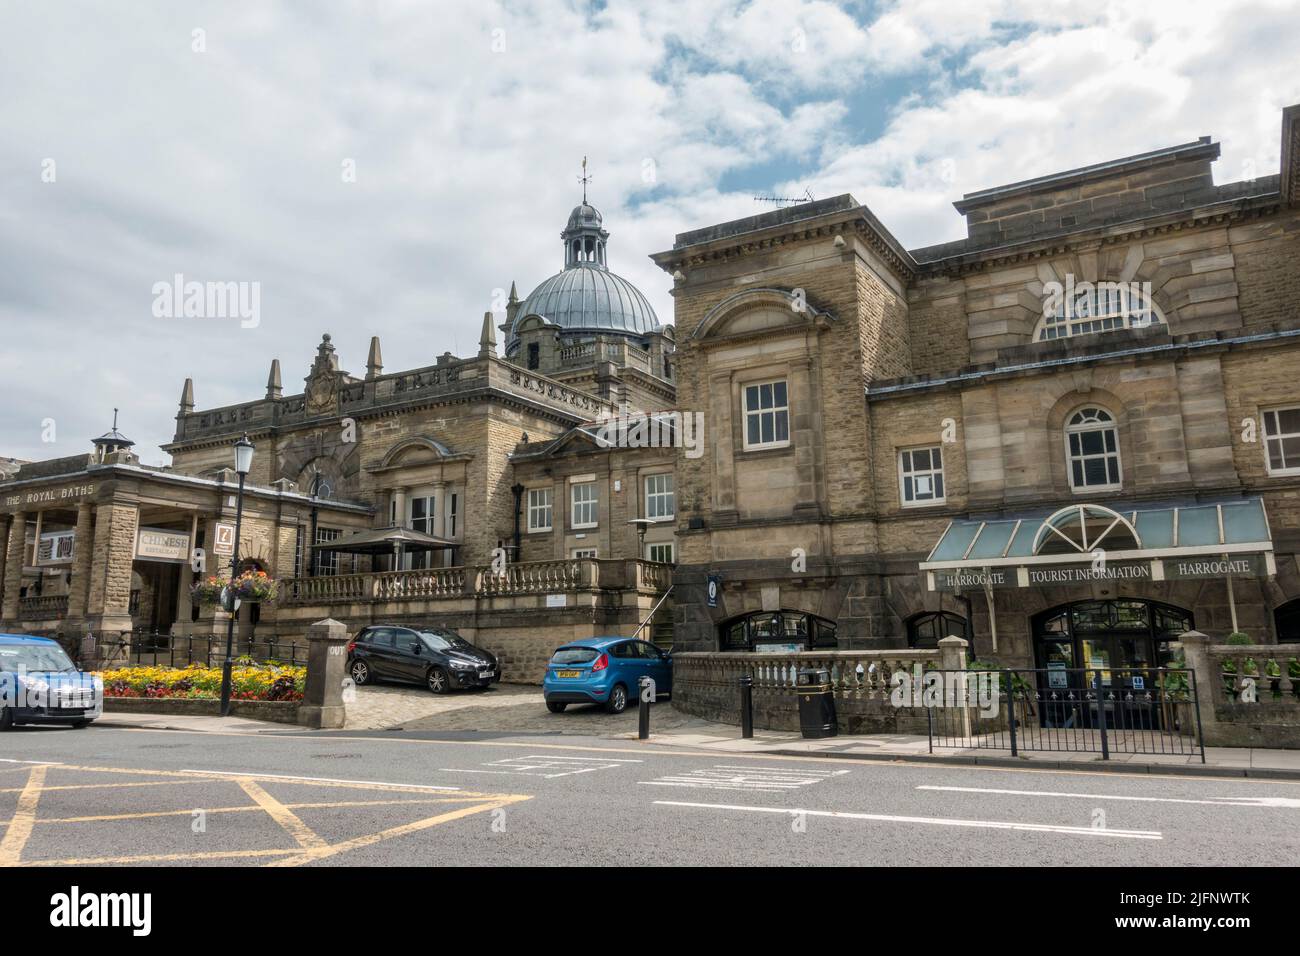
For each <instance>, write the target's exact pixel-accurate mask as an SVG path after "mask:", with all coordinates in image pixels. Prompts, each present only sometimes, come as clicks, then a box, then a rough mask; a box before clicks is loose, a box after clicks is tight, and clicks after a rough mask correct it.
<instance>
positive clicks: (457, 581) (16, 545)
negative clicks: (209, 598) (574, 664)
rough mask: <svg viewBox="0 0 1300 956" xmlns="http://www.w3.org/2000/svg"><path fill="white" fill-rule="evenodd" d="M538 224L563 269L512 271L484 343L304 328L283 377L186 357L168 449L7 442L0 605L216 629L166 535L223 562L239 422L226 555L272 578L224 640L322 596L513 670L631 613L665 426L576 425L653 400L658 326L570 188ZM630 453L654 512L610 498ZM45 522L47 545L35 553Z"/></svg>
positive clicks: (666, 569) (661, 376) (628, 472)
mask: <svg viewBox="0 0 1300 956" xmlns="http://www.w3.org/2000/svg"><path fill="white" fill-rule="evenodd" d="M562 238H563V248H564V260H563V262H564V268H563V270H562V271H561V272H560V273H559V274H558V275H557V276H554V277H552V278H551V279H548V280H546V281H545V282H543V283H542V284H541V285H539V287H538V288H537V290H536V291H535V292H534V293H533V294H531V295H530V296H528V298H527V299H525V300H524V301H522V302H520V301H519V300H518V297H517V296H516V295H514V294H513V292H512V296H511V302H510V304H509V307H508V309H507V312H506V323H505V325H504V326H502V327H501V330H502V331H503V332H504V333H505V336H506V347H505V353H506V355H505V356H503V355H502V354H500V353H499V352H498V344H497V342H498V339H497V336H498V327H497V326H496V324H495V318H494V316H493V314H492V313H488V314H486V315H485V316H484V318H483V321H482V332H481V338H480V342H479V350H478V352H477V354H476V355H474V356H473V357H470V358H457V357H454V356H452V355H450V354H444V355H442V356H441V357H439V358H438V359H437V360H436V361H435V362H433V363H431V364H428V365H424V366H420V367H417V368H408V369H406V370H403V371H399V372H392V371H385V369H384V365H383V358H382V353H381V348H380V343H379V340H378V338H375V339H372V341H371V345H370V352H369V356H368V358H367V361H366V366H365V371H364V373H363V374H359V375H353V374H352V373H350V372H349V371H347V370H346V369H345V368H343V367H342V364H341V361H340V357H339V355H338V354H337V351H336V349H335V346H334V344H333V343H332V341H331V339H330V336H329V335H325V336H323V338H322V339H321V342H320V344H319V345H318V347H317V349H316V354H315V357H314V359H313V361H312V365H311V369H310V372H309V374H308V375H307V377H306V379H305V381H304V387H303V388H302V389H301V390H300V391H298V392H297V393H288V394H286V391H285V389H284V387H283V384H282V381H281V369H280V362H279V360H278V359H277V360H273V361H272V362H271V364H270V372H269V375H268V379H267V385H266V392H265V394H264V395H263V396H261V397H260V398H257V399H254V400H251V401H247V402H242V403H239V404H237V405H232V406H226V407H220V408H202V407H198V406H196V403H195V390H194V385H193V383H192V381H190V380H188V379H187V380H186V382H185V385H184V388H183V389H182V392H181V399H180V406H179V409H178V411H177V413H176V429H175V436H174V438H173V440H172V441H171V442H170V443H168V444H167V445H165V446H164V450H165V451H167V452H168V453H169V454H170V455H171V458H172V464H171V466H170V467H169V468H166V469H150V468H143V467H141V466H140V465H139V463H138V462H137V460H136V459H135V456H134V455H132V454H131V453H130V442H129V441H127V440H125V439H124V438H121V436H117V440H115V441H110V440H109V439H110V438H111V437H112V436H106V437H105V438H103V439H97V440H96V453H95V455H92V456H78V457H76V458H71V459H59V460H55V461H48V462H40V463H36V464H31V465H29V464H23V465H22V466H21V467H20V468H19V469H18V470H17V471H16V472H15V473H14V474H13V475H12V477H11V478H9V479H8V480H5V481H0V503H2V506H3V510H4V513H5V514H6V527H5V528H4V529H3V530H4V531H5V532H6V534H7V537H6V539H5V540H6V541H7V542H8V545H9V547H8V548H7V549H6V555H7V560H6V562H5V570H4V571H3V573H0V579H2V580H3V581H4V602H3V612H2V614H0V626H2V627H4V628H6V629H9V630H25V631H40V632H46V633H62V634H66V635H71V636H74V637H75V636H79V635H82V634H84V633H86V632H92V633H94V634H96V635H99V637H100V642H101V643H102V644H105V645H113V646H118V645H119V644H120V643H121V642H122V641H129V640H133V641H134V642H135V643H137V644H141V643H151V644H156V643H160V642H163V643H165V642H167V641H169V640H171V639H172V638H190V637H199V638H202V639H210V638H212V637H213V636H217V637H220V636H221V635H222V634H224V629H225V622H226V620H227V616H226V614H225V612H223V611H221V610H214V609H212V608H202V609H200V608H194V607H191V606H190V602H189V591H190V587H191V585H192V583H193V581H194V579H195V572H194V571H193V570H192V565H191V563H190V555H191V554H192V552H193V551H194V549H196V548H198V549H203V550H205V551H206V552H207V555H206V557H207V558H208V563H209V565H210V568H209V570H210V571H218V572H220V573H221V574H223V575H224V574H227V573H228V568H227V567H226V565H227V564H228V562H229V551H228V550H227V551H224V552H222V551H217V552H215V553H214V552H213V544H214V542H215V541H216V540H217V538H216V536H217V534H218V529H219V528H220V529H222V535H223V537H222V539H221V540H222V541H226V540H227V539H228V537H229V532H228V529H229V527H230V525H231V522H232V520H233V518H232V515H233V511H234V506H235V496H234V494H233V493H232V492H233V488H234V486H233V484H232V483H234V482H235V480H236V479H235V476H234V473H233V471H231V466H232V464H233V461H232V453H231V449H232V446H233V444H234V442H235V441H236V440H238V439H239V438H240V437H241V436H247V437H248V438H249V439H250V440H251V441H252V442H253V443H254V445H255V446H256V451H255V454H254V457H253V464H252V471H251V473H250V474H249V475H248V477H247V484H248V490H247V493H246V497H245V504H244V521H243V529H242V536H241V540H240V548H239V551H240V554H239V562H238V563H239V567H240V569H241V570H242V569H244V568H248V567H258V568H261V569H263V570H266V571H268V572H269V573H271V574H272V575H273V576H275V577H277V578H278V579H280V581H281V594H280V597H279V599H278V600H277V601H276V602H275V603H274V604H272V605H269V606H267V607H265V608H260V607H258V606H257V605H246V606H245V607H244V608H242V609H241V610H240V612H239V614H240V620H239V638H240V642H241V646H243V647H251V648H252V649H253V650H254V651H256V650H257V648H258V642H259V641H264V642H268V643H272V642H274V643H280V642H286V641H296V640H299V639H301V638H302V636H303V635H304V634H305V631H306V627H307V625H308V624H309V623H310V622H311V621H313V620H318V619H320V618H321V617H324V616H326V615H329V616H333V617H334V618H336V619H339V620H342V621H344V622H345V623H347V624H349V625H351V626H354V627H360V626H362V625H364V624H368V623H373V622H376V621H412V622H420V621H434V620H436V621H438V622H440V623H443V624H446V625H450V626H455V627H457V628H459V629H460V630H461V631H462V633H464V634H465V636H466V637H469V638H471V639H475V640H478V641H479V642H480V643H483V644H485V645H486V646H488V647H489V648H491V649H493V650H495V651H497V652H498V653H499V655H500V656H501V657H502V660H503V664H504V665H505V674H506V676H507V678H509V677H511V676H516V677H529V678H531V677H536V676H539V675H540V667H541V664H542V663H543V662H544V661H545V659H546V658H547V657H549V654H550V651H551V650H552V649H553V648H554V647H555V646H556V645H557V644H559V643H562V642H563V641H564V640H567V639H569V638H572V637H575V636H591V635H595V634H602V633H609V632H610V631H611V630H615V629H619V628H625V629H628V630H632V629H635V628H637V627H638V626H640V625H641V624H643V623H646V626H647V627H648V628H650V627H651V625H650V623H649V621H650V614H651V611H652V610H653V608H654V607H655V606H656V605H657V604H659V603H660V599H661V598H662V597H663V595H664V593H665V592H666V591H667V588H668V584H669V574H670V572H671V567H670V564H669V562H670V561H671V556H672V550H671V549H672V544H671V543H672V539H673V535H672V527H671V523H672V519H673V513H672V509H671V500H672V477H673V476H672V450H671V449H670V448H655V449H647V450H646V451H645V452H642V453H639V454H633V455H631V456H628V457H626V458H618V459H617V460H613V458H614V457H615V456H614V455H613V453H612V452H611V451H610V450H609V449H607V448H602V447H601V446H599V444H593V443H592V442H591V441H590V440H589V439H590V436H591V435H592V434H593V432H592V428H593V427H594V426H595V425H596V424H598V423H599V422H600V421H601V420H602V419H605V418H609V417H611V416H615V415H617V414H618V413H620V412H621V411H622V412H626V411H627V410H629V409H632V410H641V409H645V408H648V409H652V410H653V409H658V408H667V407H671V406H672V405H673V403H674V385H673V378H674V372H673V367H672V352H673V335H672V330H671V328H664V327H663V326H661V325H660V324H659V321H658V319H657V318H656V316H655V314H654V310H653V309H652V308H651V307H650V305H649V303H648V301H647V300H646V299H645V297H644V296H643V295H642V294H641V293H640V292H639V291H637V290H636V289H635V288H634V287H633V286H632V285H631V284H630V283H628V282H627V281H626V280H624V279H622V278H620V277H618V276H617V275H615V274H614V273H613V272H610V271H609V268H608V265H607V252H606V244H607V242H608V240H609V233H608V231H607V230H605V229H604V226H603V223H602V221H601V216H600V213H599V212H597V211H596V209H595V208H594V207H592V206H591V205H589V204H587V203H586V202H585V201H584V203H583V204H582V205H580V206H579V207H577V208H576V209H574V211H573V214H572V215H571V216H570V218H569V222H568V225H567V227H566V229H565V230H564V232H563V234H562ZM512 288H513V287H512ZM114 434H116V432H114ZM651 473H653V474H655V476H656V477H655V478H654V481H653V482H652V484H651V489H652V491H653V493H654V494H655V498H654V504H655V506H656V508H657V509H658V510H657V511H656V515H657V517H658V524H659V527H655V528H650V529H642V528H638V526H637V525H635V524H630V523H629V521H631V519H633V518H635V517H637V516H639V515H640V514H641V511H640V507H641V505H640V501H639V497H638V495H639V492H638V491H637V490H636V489H637V488H639V487H642V486H643V485H644V480H643V476H646V475H649V474H651ZM548 496H549V497H548ZM543 504H544V506H543ZM543 515H545V516H546V518H547V520H546V522H545V523H543V522H542V520H541V519H542V516H543ZM146 532H148V534H146ZM164 532H165V533H166V540H165V541H164V540H163V533H164ZM393 532H400V533H398V534H396V535H394V534H393ZM56 535H58V536H60V537H58V541H59V542H63V544H62V545H61V547H62V548H64V550H66V552H67V553H66V555H63V552H62V551H60V552H59V553H60V555H63V556H62V557H60V559H59V561H58V562H55V563H53V564H51V562H49V561H47V560H45V559H43V558H42V555H43V554H44V553H45V552H46V551H47V550H48V547H47V544H48V542H49V541H51V540H54V536H56ZM399 538H400V540H401V542H402V543H400V544H395V545H394V547H393V548H392V549H391V550H390V549H389V548H388V546H387V544H386V542H388V541H389V540H392V541H394V542H396V541H398V539H399ZM377 541H378V542H379V543H378V544H376V542H377ZM650 555H653V557H654V560H653V561H650V560H646V558H647V556H650ZM87 562H89V564H88V563H87ZM87 588H88V589H89V594H88V596H87ZM660 617H661V619H662V620H663V621H664V622H667V621H668V616H667V611H666V610H665V611H664V612H662V613H661V615H660ZM651 631H653V628H651ZM661 635H662V630H661Z"/></svg>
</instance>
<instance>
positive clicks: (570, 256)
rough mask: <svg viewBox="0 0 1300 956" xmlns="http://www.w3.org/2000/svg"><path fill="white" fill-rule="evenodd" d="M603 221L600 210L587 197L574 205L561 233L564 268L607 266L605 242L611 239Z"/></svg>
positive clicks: (598, 267) (601, 267)
mask: <svg viewBox="0 0 1300 956" xmlns="http://www.w3.org/2000/svg"><path fill="white" fill-rule="evenodd" d="M603 222H604V220H603V219H602V217H601V215H600V210H599V209H597V208H596V207H595V206H592V205H589V204H588V203H587V201H586V200H585V199H584V200H583V202H582V205H580V206H574V207H573V212H571V213H569V224H568V225H567V226H565V227H564V232H562V233H560V238H561V239H563V240H564V268H566V269H573V268H575V267H577V266H590V267H592V268H596V269H604V268H605V243H606V242H608V241H609V232H607V231H606V230H605V229H604V228H602V223H603Z"/></svg>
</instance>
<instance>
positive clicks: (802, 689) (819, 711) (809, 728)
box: [795, 667, 839, 738]
mask: <svg viewBox="0 0 1300 956" xmlns="http://www.w3.org/2000/svg"><path fill="white" fill-rule="evenodd" d="M795 693H796V694H798V696H799V732H800V733H802V734H803V735H804V736H805V737H809V738H815V737H834V736H835V735H836V734H837V733H839V728H838V727H836V725H835V697H834V696H833V695H832V694H831V672H830V671H829V670H827V669H826V668H824V667H810V668H805V669H804V670H801V671H799V673H798V675H797V676H796V678H795Z"/></svg>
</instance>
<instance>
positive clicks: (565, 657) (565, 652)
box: [551, 647, 597, 664]
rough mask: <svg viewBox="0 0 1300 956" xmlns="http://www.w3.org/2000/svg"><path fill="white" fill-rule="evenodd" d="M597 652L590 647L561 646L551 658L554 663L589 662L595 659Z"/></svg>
mask: <svg viewBox="0 0 1300 956" xmlns="http://www.w3.org/2000/svg"><path fill="white" fill-rule="evenodd" d="M596 657H597V653H596V651H595V649H594V648H590V647H561V648H560V649H559V650H558V651H556V652H555V656H554V657H552V658H551V663H552V664H587V663H590V662H591V661H594V660H595V659H596Z"/></svg>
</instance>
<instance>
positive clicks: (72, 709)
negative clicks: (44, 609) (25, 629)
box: [0, 634, 104, 730]
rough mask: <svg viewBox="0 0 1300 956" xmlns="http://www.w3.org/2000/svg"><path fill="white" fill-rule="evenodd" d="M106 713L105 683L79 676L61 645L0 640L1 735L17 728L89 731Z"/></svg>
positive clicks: (12, 637) (13, 637)
mask: <svg viewBox="0 0 1300 956" xmlns="http://www.w3.org/2000/svg"><path fill="white" fill-rule="evenodd" d="M103 712H104V682H103V680H101V679H100V678H99V677H97V676H96V675H94V674H88V673H86V672H84V671H80V670H77V667H76V665H75V664H73V663H72V660H71V659H70V658H69V657H68V655H67V654H66V653H64V651H63V648H62V647H60V646H59V642H58V641H53V640H50V639H49V638H48V637H27V636H25V635H22V634H0V730H8V729H9V728H10V727H12V726H14V725H15V724H69V725H71V726H73V727H85V726H86V725H87V724H89V723H90V722H91V721H92V720H94V719H95V718H96V717H98V716H100V715H101V714H103Z"/></svg>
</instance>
